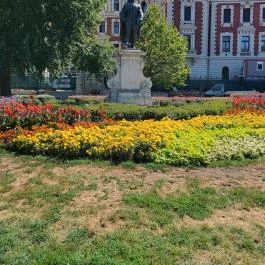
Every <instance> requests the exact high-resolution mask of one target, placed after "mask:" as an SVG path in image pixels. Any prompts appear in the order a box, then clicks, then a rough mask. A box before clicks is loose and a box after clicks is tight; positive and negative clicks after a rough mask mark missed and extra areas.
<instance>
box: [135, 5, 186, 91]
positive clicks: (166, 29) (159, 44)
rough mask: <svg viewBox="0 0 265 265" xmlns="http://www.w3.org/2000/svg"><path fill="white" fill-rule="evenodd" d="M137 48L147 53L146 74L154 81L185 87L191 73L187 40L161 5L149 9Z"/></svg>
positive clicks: (169, 86) (166, 86)
mask: <svg viewBox="0 0 265 265" xmlns="http://www.w3.org/2000/svg"><path fill="white" fill-rule="evenodd" d="M137 47H138V48H139V49H141V50H143V51H144V52H146V57H145V67H144V74H145V75H146V76H148V77H150V78H151V80H152V81H153V83H155V84H159V85H162V86H164V87H165V88H171V87H172V86H175V85H179V86H183V85H184V84H185V81H186V79H187V77H188V74H189V71H190V70H189V68H188V66H187V63H186V55H187V41H186V39H185V38H183V37H181V35H180V33H179V32H178V31H177V29H176V28H175V27H174V26H170V25H168V24H167V21H166V19H165V17H163V16H162V15H161V11H160V8H159V6H158V5H153V6H151V7H149V8H148V9H147V13H146V15H145V17H144V20H143V25H142V28H141V36H140V39H139V41H138V43H137Z"/></svg>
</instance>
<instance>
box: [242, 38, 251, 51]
mask: <svg viewBox="0 0 265 265" xmlns="http://www.w3.org/2000/svg"><path fill="white" fill-rule="evenodd" d="M249 41H250V37H249V36H242V39H241V52H249Z"/></svg>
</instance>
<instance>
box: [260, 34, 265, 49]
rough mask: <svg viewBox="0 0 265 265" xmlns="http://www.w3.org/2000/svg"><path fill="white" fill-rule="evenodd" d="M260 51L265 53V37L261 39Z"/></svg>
mask: <svg viewBox="0 0 265 265" xmlns="http://www.w3.org/2000/svg"><path fill="white" fill-rule="evenodd" d="M260 51H261V52H265V35H262V36H261V38H260Z"/></svg>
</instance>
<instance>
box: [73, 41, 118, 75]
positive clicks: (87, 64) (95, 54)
mask: <svg viewBox="0 0 265 265" xmlns="http://www.w3.org/2000/svg"><path fill="white" fill-rule="evenodd" d="M113 54H114V48H113V46H112V45H110V42H109V41H108V40H107V39H101V38H85V39H84V41H83V42H82V43H79V44H78V48H77V52H76V54H75V57H74V60H73V62H74V65H78V69H79V70H83V71H86V72H88V73H89V74H94V75H95V77H96V78H101V77H106V76H108V75H110V74H112V73H113V70H114V69H115V67H116V60H115V57H114V56H113Z"/></svg>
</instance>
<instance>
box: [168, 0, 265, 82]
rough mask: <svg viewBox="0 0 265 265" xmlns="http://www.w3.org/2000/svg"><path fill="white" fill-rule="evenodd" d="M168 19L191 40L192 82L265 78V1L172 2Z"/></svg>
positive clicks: (176, 0) (170, 0) (190, 62)
mask: <svg viewBox="0 0 265 265" xmlns="http://www.w3.org/2000/svg"><path fill="white" fill-rule="evenodd" d="M167 19H168V23H170V24H174V25H175V26H176V27H177V28H178V29H179V31H180V33H181V34H183V35H184V36H185V37H186V38H187V42H188V48H189V55H188V63H189V65H190V67H191V74H190V78H191V79H230V80H231V79H238V78H241V77H242V76H244V77H247V78H259V77H264V76H265V75H264V69H265V65H264V59H265V1H264V0H263V1H258V0H247V1H245V0H238V1H237V0H211V1H209V0H169V1H168V4H167ZM250 62H251V63H250ZM249 68H251V71H248V70H249ZM250 72H251V75H249V73H250Z"/></svg>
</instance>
